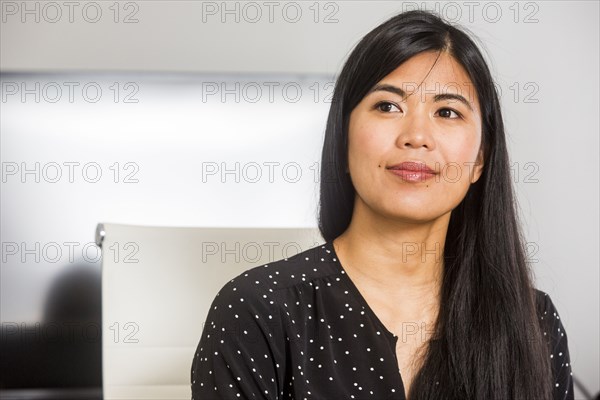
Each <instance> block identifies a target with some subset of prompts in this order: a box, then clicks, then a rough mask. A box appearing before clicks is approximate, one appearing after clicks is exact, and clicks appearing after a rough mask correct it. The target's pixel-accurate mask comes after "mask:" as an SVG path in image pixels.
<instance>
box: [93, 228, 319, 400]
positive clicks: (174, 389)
mask: <svg viewBox="0 0 600 400" xmlns="http://www.w3.org/2000/svg"><path fill="white" fill-rule="evenodd" d="M96 242H97V244H98V245H99V246H101V248H102V374H103V394H104V399H106V400H111V399H121V400H124V399H136V400H142V399H186V400H188V399H190V398H191V389H190V369H191V365H192V360H193V355H194V351H195V350H196V346H197V344H198V342H199V340H200V336H201V333H202V328H203V325H204V321H205V319H206V315H207V313H208V309H209V307H210V304H211V302H212V300H213V298H214V297H215V296H216V294H217V292H218V291H219V289H220V288H221V287H222V286H223V285H224V284H225V283H226V282H227V281H228V280H230V279H231V278H233V277H235V276H237V275H239V274H240V273H242V272H243V271H245V270H247V269H249V268H251V267H254V266H258V265H262V264H266V263H269V262H272V261H276V260H280V259H283V258H285V257H291V256H292V255H294V254H297V253H299V252H301V251H304V250H306V249H308V248H311V247H314V246H317V245H319V244H321V243H323V242H324V240H323V239H322V238H321V235H320V233H319V231H318V229H316V228H298V229H289V228H274V229H270V228H187V227H156V226H134V225H123V224H112V223H102V224H98V226H97V229H96Z"/></svg>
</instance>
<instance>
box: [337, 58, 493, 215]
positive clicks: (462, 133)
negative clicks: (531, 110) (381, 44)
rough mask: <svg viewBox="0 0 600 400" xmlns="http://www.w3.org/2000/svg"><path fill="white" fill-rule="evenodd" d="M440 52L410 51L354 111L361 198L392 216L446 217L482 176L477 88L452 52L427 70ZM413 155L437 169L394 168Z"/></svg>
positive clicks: (353, 158) (352, 142) (355, 171)
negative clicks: (421, 170)
mask: <svg viewBox="0 0 600 400" xmlns="http://www.w3.org/2000/svg"><path fill="white" fill-rule="evenodd" d="M436 57H437V53H436V52H426V53H420V54H418V55H416V56H414V57H412V58H410V59H409V60H408V61H406V62H405V63H404V64H402V65H401V66H399V67H398V68H396V69H395V70H394V71H393V72H391V73H390V74H389V75H387V76H386V77H385V78H383V79H382V80H381V81H379V82H378V83H377V85H375V87H374V88H373V90H371V91H370V92H369V93H368V94H367V95H366V96H365V97H364V98H363V99H362V101H361V102H360V103H359V104H358V105H357V106H356V107H355V108H354V110H352V113H351V114H350V122H349V133H348V135H349V139H348V140H349V143H348V163H349V172H350V177H351V180H352V183H353V185H354V187H355V189H356V192H357V195H358V197H359V199H358V200H359V201H362V202H364V203H365V204H366V205H367V206H368V207H369V208H370V209H371V210H375V211H376V212H378V213H380V214H383V215H385V216H386V217H389V218H396V219H402V220H415V221H428V220H432V219H435V218H437V217H440V216H442V215H444V214H446V213H448V212H450V211H452V210H453V209H454V208H455V207H456V206H457V205H458V204H459V203H460V202H461V201H462V199H463V198H464V196H465V194H466V193H467V190H468V189H469V186H470V184H471V183H474V182H476V181H477V180H478V179H479V177H480V176H481V171H482V167H483V164H482V161H483V160H482V156H483V153H479V147H480V144H481V116H480V109H479V102H478V99H477V94H476V93H475V89H474V87H473V85H472V83H471V81H470V79H469V77H468V75H467V73H466V71H465V70H464V69H463V68H462V67H461V66H460V65H459V64H458V63H457V62H456V61H455V60H454V59H453V58H452V57H451V56H450V55H448V54H447V53H442V54H441V55H440V57H439V59H438V61H437V63H436V64H435V66H434V67H433V69H432V70H431V71H430V72H429V74H428V71H429V70H430V69H431V66H432V65H433V63H434V62H435V59H436ZM426 75H427V76H426ZM421 81H423V82H422V83H421V84H420V85H419V83H420V82H421ZM403 92H404V93H406V96H404V97H403V96H401V94H402V93H403ZM438 95H443V96H441V97H440V96H438ZM446 95H451V96H450V97H448V96H446ZM455 95H459V96H462V97H463V98H464V100H465V101H466V103H467V104H464V103H463V102H461V101H460V100H459V99H457V98H456V97H455ZM444 96H446V97H444ZM453 96H454V97H453ZM478 156H479V157H480V158H479V159H478ZM407 161H408V162H420V163H425V164H426V165H427V166H428V167H430V168H431V169H433V170H434V171H435V172H436V174H434V175H431V174H425V175H423V174H422V175H419V174H418V173H414V172H409V171H406V170H405V171H400V170H395V171H394V170H393V169H391V168H390V167H392V166H394V165H397V164H399V163H402V162H407ZM476 162H479V164H478V165H476ZM413 166H416V167H418V165H417V164H413Z"/></svg>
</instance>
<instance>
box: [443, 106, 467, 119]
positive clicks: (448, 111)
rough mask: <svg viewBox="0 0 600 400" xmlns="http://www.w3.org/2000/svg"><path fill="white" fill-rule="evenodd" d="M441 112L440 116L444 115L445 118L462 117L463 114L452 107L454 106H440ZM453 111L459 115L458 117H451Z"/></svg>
mask: <svg viewBox="0 0 600 400" xmlns="http://www.w3.org/2000/svg"><path fill="white" fill-rule="evenodd" d="M439 113H440V116H441V117H443V118H445V119H457V118H462V114H461V113H459V112H458V111H456V110H454V109H452V108H440V110H439ZM451 113H455V114H456V115H457V117H455V118H451V117H450V115H451Z"/></svg>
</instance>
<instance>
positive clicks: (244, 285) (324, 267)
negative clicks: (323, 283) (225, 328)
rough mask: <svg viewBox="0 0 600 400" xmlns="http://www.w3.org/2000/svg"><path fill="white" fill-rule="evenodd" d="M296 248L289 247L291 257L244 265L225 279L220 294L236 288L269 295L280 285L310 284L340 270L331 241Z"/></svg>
mask: <svg viewBox="0 0 600 400" xmlns="http://www.w3.org/2000/svg"><path fill="white" fill-rule="evenodd" d="M293 248H294V249H295V250H296V252H293V251H292V250H290V253H292V254H291V255H290V256H288V257H283V258H279V259H276V260H274V261H271V262H268V263H264V264H261V265H258V266H253V267H249V268H247V269H245V270H244V271H242V272H241V273H239V274H238V275H236V276H235V277H234V278H232V279H230V280H229V281H228V282H226V283H225V284H224V285H223V286H222V287H221V289H220V290H219V294H218V295H220V294H221V293H224V292H226V293H231V292H234V291H236V292H238V293H244V294H246V295H247V296H252V297H257V296H258V297H260V298H266V296H265V294H266V292H268V293H274V292H275V291H278V290H281V289H286V288H290V287H293V286H297V285H303V284H308V283H309V282H312V281H313V280H314V279H317V278H322V277H325V276H329V275H332V274H338V273H339V272H340V270H339V268H337V262H336V261H337V260H336V259H335V257H334V256H333V254H332V252H331V251H330V250H329V248H328V243H323V244H319V245H315V246H312V247H310V248H307V249H304V250H302V249H299V248H298V247H293Z"/></svg>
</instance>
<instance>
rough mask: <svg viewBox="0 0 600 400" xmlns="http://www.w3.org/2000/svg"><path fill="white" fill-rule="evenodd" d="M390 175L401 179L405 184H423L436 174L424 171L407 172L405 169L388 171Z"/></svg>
mask: <svg viewBox="0 0 600 400" xmlns="http://www.w3.org/2000/svg"><path fill="white" fill-rule="evenodd" d="M389 171H390V172H391V173H392V174H394V175H397V176H399V177H401V178H402V179H403V180H404V181H407V182H424V181H426V180H428V179H431V178H433V177H434V176H435V175H436V174H434V173H431V172H425V171H408V170H405V169H390V170H389Z"/></svg>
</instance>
